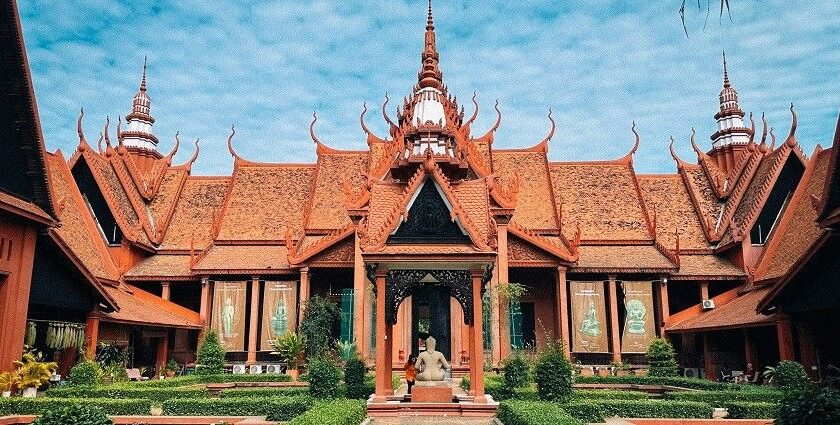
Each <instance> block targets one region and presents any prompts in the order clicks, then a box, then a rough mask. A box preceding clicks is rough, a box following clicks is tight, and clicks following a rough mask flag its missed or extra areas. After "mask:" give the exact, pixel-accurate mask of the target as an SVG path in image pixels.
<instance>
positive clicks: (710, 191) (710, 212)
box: [681, 165, 723, 230]
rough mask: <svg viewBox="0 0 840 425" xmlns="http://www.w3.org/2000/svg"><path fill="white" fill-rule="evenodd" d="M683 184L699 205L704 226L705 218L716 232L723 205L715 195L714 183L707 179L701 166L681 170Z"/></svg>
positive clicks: (689, 166)
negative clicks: (716, 224)
mask: <svg viewBox="0 0 840 425" xmlns="http://www.w3.org/2000/svg"><path fill="white" fill-rule="evenodd" d="M681 173H682V176H683V182H684V183H685V184H686V186H687V187H688V189H689V195H690V196H691V198H692V199H693V200H694V202H696V203H697V208H699V210H700V211H699V213H700V217H704V222H703V223H702V224H704V225H706V224H707V223H706V222H705V218H706V217H707V218H708V219H709V221H708V225H709V226H711V229H709V230H714V226H715V223H717V220H718V217H720V214H721V211H722V210H723V203H722V202H721V201H720V200H719V199H718V198H717V196H716V195H715V190H714V188H713V187H712V183H711V182H709V180H708V179H707V178H706V173H704V172H703V169H702V168H701V167H700V166H699V165H685V166H684V167H683V168H682V170H681Z"/></svg>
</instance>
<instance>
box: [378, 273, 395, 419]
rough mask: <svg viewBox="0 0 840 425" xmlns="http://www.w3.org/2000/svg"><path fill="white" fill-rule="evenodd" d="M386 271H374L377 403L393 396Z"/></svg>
mask: <svg viewBox="0 0 840 425" xmlns="http://www.w3.org/2000/svg"><path fill="white" fill-rule="evenodd" d="M387 274H388V270H386V269H383V268H380V269H377V270H376V278H375V279H376V281H375V282H374V284H375V285H376V377H375V379H376V380H375V383H376V393H375V396H374V401H375V402H377V403H381V402H384V401H385V400H387V397H388V396H390V395H393V391H389V389H390V387H391V374H390V373H388V372H390V371H389V370H387V369H388V365H389V364H390V363H391V362H390V361H389V360H390V357H388V349H387V347H388V344H390V342H391V341H390V340H389V339H388V337H387V329H386V328H388V327H389V326H387V322H386V318H385V276H386V275H387Z"/></svg>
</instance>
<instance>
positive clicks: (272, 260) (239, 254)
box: [193, 245, 291, 274]
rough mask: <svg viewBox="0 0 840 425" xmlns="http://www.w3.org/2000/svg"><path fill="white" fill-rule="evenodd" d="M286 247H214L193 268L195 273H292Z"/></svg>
mask: <svg viewBox="0 0 840 425" xmlns="http://www.w3.org/2000/svg"><path fill="white" fill-rule="evenodd" d="M288 252H289V251H288V249H286V246H285V245H214V246H211V247H210V249H208V250H207V252H205V253H204V254H203V255H202V256H201V258H200V259H199V260H198V262H197V263H196V264H195V265H194V266H193V271H195V272H207V273H213V272H215V273H246V274H247V273H271V272H272V271H278V272H288V271H290V270H291V269H290V267H289V260H288Z"/></svg>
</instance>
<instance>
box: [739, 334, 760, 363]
mask: <svg viewBox="0 0 840 425" xmlns="http://www.w3.org/2000/svg"><path fill="white" fill-rule="evenodd" d="M743 335H744V370H747V368H746V365H747V364H752V365H753V369H755V370H759V365H758V364H756V362H757V361H758V356H757V355H756V351H755V344H754V343H753V340H752V338H751V337H750V330H749V329H744V330H743Z"/></svg>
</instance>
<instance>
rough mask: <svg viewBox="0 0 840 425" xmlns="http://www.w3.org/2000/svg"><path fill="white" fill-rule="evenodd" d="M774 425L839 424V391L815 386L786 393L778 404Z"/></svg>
mask: <svg viewBox="0 0 840 425" xmlns="http://www.w3.org/2000/svg"><path fill="white" fill-rule="evenodd" d="M775 424H776V425H800V424H808V425H829V424H835V425H836V424H840V391H838V390H837V389H834V388H831V387H817V386H808V387H806V388H804V389H799V390H792V391H787V392H786V394H785V396H784V397H783V398H782V401H781V402H780V403H779V410H778V412H777V414H776V421H775Z"/></svg>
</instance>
